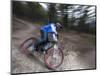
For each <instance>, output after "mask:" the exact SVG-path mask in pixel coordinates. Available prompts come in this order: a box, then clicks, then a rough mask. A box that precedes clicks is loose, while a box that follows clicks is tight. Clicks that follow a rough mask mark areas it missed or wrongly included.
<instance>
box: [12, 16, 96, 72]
mask: <svg viewBox="0 0 100 75" xmlns="http://www.w3.org/2000/svg"><path fill="white" fill-rule="evenodd" d="M39 35H40V34H39V26H38V25H37V24H32V23H30V22H27V21H24V20H21V19H18V18H16V17H14V18H13V23H12V73H26V72H45V71H52V70H49V69H48V68H47V67H46V66H45V64H44V62H43V60H42V62H41V61H39V60H37V59H36V58H34V57H33V56H29V57H27V56H26V55H24V54H22V53H21V52H20V50H19V46H20V44H21V43H22V42H23V41H24V40H25V39H27V38H28V37H31V36H35V37H37V36H39ZM60 37H62V38H60V41H61V44H62V45H63V47H64V49H63V51H64V61H63V63H62V65H61V66H60V67H59V68H58V71H59V70H75V69H93V68H95V37H94V36H92V35H87V34H83V33H82V34H79V33H76V32H74V31H70V32H63V33H60Z"/></svg>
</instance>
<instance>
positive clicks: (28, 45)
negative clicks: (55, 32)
mask: <svg viewBox="0 0 100 75" xmlns="http://www.w3.org/2000/svg"><path fill="white" fill-rule="evenodd" d="M50 35H52V33H49V35H48V37H49V40H51V36H50ZM37 41H38V39H37V38H35V37H31V38H28V39H26V40H25V41H24V42H23V43H22V44H21V46H20V49H21V51H22V52H23V53H25V54H30V53H32V54H34V53H35V52H40V53H41V51H43V52H44V54H43V56H44V62H45V64H46V66H47V67H48V68H49V69H55V70H56V69H57V68H58V67H59V66H60V65H61V64H62V62H63V59H64V55H63V51H62V48H61V46H60V43H59V42H58V41H57V42H53V41H48V42H47V43H45V44H43V45H39V46H38V47H37V49H38V50H35V49H34V48H35V47H34V46H35V43H36V42H37ZM44 49H45V50H44Z"/></svg>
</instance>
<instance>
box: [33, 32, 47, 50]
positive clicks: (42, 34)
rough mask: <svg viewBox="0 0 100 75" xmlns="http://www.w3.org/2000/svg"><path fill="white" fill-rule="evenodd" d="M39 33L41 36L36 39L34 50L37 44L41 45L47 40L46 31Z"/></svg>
mask: <svg viewBox="0 0 100 75" xmlns="http://www.w3.org/2000/svg"><path fill="white" fill-rule="evenodd" d="M40 33H41V38H40V39H38V41H37V42H36V44H35V47H36V50H37V47H38V46H39V45H41V44H43V43H45V42H46V41H47V33H46V32H44V31H40Z"/></svg>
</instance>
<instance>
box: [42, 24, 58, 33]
mask: <svg viewBox="0 0 100 75" xmlns="http://www.w3.org/2000/svg"><path fill="white" fill-rule="evenodd" d="M41 30H43V31H45V32H47V33H49V32H54V33H55V34H57V31H56V26H55V24H54V23H49V24H48V25H45V26H42V27H41Z"/></svg>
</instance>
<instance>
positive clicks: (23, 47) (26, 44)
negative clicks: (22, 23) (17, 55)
mask: <svg viewBox="0 0 100 75" xmlns="http://www.w3.org/2000/svg"><path fill="white" fill-rule="evenodd" d="M35 42H36V38H34V37H31V38H28V39H27V40H25V41H24V42H23V43H22V44H21V46H20V50H21V52H22V53H24V54H26V55H28V54H30V52H31V51H30V50H29V49H30V48H31V47H33V46H34V43H35Z"/></svg>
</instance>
